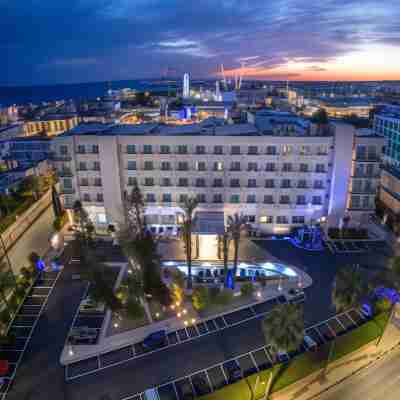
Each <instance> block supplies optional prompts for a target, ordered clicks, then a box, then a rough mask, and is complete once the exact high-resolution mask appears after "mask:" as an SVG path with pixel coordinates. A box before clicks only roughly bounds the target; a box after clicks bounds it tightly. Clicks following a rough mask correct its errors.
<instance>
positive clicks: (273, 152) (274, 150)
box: [267, 146, 276, 156]
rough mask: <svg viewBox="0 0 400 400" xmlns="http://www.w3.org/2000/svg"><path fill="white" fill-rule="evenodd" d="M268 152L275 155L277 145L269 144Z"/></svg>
mask: <svg viewBox="0 0 400 400" xmlns="http://www.w3.org/2000/svg"><path fill="white" fill-rule="evenodd" d="M267 154H268V155H270V156H273V155H275V154H276V146H267Z"/></svg>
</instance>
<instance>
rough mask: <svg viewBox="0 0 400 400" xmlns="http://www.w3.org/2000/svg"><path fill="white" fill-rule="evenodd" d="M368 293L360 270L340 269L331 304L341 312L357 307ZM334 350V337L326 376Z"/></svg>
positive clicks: (352, 268) (350, 267) (334, 284)
mask: <svg viewBox="0 0 400 400" xmlns="http://www.w3.org/2000/svg"><path fill="white" fill-rule="evenodd" d="M367 293H368V286H367V284H366V282H365V281H364V279H363V276H362V274H361V272H360V270H359V269H358V268H356V267H354V266H349V267H344V268H342V269H340V270H339V271H338V272H337V274H336V277H335V280H334V282H333V286H332V304H333V305H334V307H335V311H336V312H343V311H346V310H348V309H350V308H352V307H355V306H358V305H359V304H360V303H361V301H362V299H363V298H364V297H365V295H366V294H367ZM334 348H335V337H334V338H333V340H332V342H331V346H330V349H329V355H328V359H327V361H326V365H325V369H324V373H325V374H326V371H327V368H328V365H329V362H330V360H331V358H332V356H333V351H334Z"/></svg>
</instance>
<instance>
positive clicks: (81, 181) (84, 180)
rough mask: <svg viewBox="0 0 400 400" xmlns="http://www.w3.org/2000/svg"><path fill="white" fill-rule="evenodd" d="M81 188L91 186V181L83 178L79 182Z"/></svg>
mask: <svg viewBox="0 0 400 400" xmlns="http://www.w3.org/2000/svg"><path fill="white" fill-rule="evenodd" d="M79 185H80V186H89V180H88V178H81V179H80V181H79Z"/></svg>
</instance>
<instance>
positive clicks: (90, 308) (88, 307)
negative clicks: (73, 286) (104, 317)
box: [79, 297, 106, 313]
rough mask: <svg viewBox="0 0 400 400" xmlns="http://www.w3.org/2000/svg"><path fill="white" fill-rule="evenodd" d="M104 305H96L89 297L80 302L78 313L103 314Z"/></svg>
mask: <svg viewBox="0 0 400 400" xmlns="http://www.w3.org/2000/svg"><path fill="white" fill-rule="evenodd" d="M105 308H106V307H105V305H104V304H102V303H97V302H95V301H93V300H92V299H91V298H90V297H86V298H85V299H83V300H82V302H81V304H80V306H79V311H80V312H83V313H85V312H88V313H90V312H93V313H104V311H105Z"/></svg>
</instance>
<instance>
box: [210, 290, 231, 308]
mask: <svg viewBox="0 0 400 400" xmlns="http://www.w3.org/2000/svg"><path fill="white" fill-rule="evenodd" d="M232 300H233V291H232V290H230V289H224V290H221V291H220V292H219V293H218V294H217V296H215V298H214V303H215V304H220V305H227V304H230V303H231V302H232Z"/></svg>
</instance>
